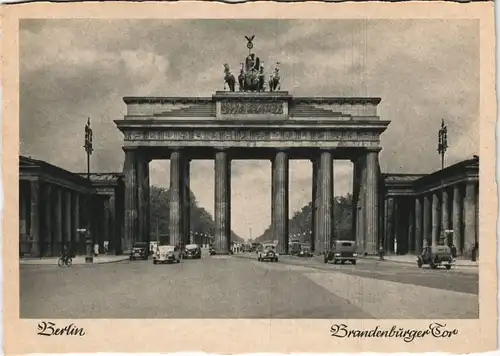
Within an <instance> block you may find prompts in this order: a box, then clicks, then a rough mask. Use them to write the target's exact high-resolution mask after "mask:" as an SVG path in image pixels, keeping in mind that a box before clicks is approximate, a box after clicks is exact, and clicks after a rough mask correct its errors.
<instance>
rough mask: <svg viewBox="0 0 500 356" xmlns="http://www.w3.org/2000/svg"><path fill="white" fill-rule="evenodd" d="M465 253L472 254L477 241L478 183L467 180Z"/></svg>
mask: <svg viewBox="0 0 500 356" xmlns="http://www.w3.org/2000/svg"><path fill="white" fill-rule="evenodd" d="M464 222H465V228H464V254H466V255H467V256H470V255H471V253H472V248H473V247H474V244H475V243H476V184H475V182H467V183H466V185H465V199H464Z"/></svg>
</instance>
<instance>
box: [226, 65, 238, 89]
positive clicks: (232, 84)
mask: <svg viewBox="0 0 500 356" xmlns="http://www.w3.org/2000/svg"><path fill="white" fill-rule="evenodd" d="M226 83H227V85H228V86H229V91H234V89H235V84H236V78H234V75H233V74H232V73H231V69H230V68H229V64H227V63H225V64H224V89H226Z"/></svg>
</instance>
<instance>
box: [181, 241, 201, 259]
mask: <svg viewBox="0 0 500 356" xmlns="http://www.w3.org/2000/svg"><path fill="white" fill-rule="evenodd" d="M184 258H193V259H194V258H201V248H200V246H198V245H197V244H189V245H186V247H185V249H184Z"/></svg>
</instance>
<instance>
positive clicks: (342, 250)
mask: <svg viewBox="0 0 500 356" xmlns="http://www.w3.org/2000/svg"><path fill="white" fill-rule="evenodd" d="M357 259H358V254H357V253H356V242H355V241H349V240H337V241H334V242H333V246H332V249H331V250H328V251H326V252H325V258H324V260H325V263H329V262H331V261H333V263H334V264H337V262H340V263H342V264H344V263H345V262H346V261H349V262H351V263H352V264H353V265H355V264H356V260H357Z"/></svg>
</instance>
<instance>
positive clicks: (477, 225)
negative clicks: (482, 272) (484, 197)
mask: <svg viewBox="0 0 500 356" xmlns="http://www.w3.org/2000/svg"><path fill="white" fill-rule="evenodd" d="M479 219H480V217H479V183H477V184H476V221H475V226H476V235H475V236H476V241H475V242H476V244H477V246H478V249H477V251H476V256H477V258H478V259H479Z"/></svg>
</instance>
